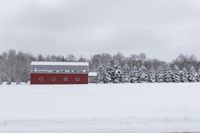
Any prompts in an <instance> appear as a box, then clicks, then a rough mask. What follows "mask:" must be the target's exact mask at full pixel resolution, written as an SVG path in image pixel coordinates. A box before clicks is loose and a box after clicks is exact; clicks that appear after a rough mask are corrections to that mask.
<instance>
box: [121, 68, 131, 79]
mask: <svg viewBox="0 0 200 133" xmlns="http://www.w3.org/2000/svg"><path fill="white" fill-rule="evenodd" d="M122 69H123V70H122V71H123V76H124V82H126V83H128V82H130V81H131V70H130V68H129V66H128V65H127V64H125V66H124V67H123V68H122Z"/></svg>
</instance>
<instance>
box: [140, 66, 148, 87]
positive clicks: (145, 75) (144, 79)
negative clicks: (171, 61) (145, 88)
mask: <svg viewBox="0 0 200 133" xmlns="http://www.w3.org/2000/svg"><path fill="white" fill-rule="evenodd" d="M139 82H140V83H143V82H148V73H147V69H146V67H145V66H144V65H142V66H141V68H140V69H139Z"/></svg>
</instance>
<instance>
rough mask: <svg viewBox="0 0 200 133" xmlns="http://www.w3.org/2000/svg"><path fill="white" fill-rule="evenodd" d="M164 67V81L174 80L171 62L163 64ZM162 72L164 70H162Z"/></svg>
mask: <svg viewBox="0 0 200 133" xmlns="http://www.w3.org/2000/svg"><path fill="white" fill-rule="evenodd" d="M163 67H164V68H163V69H164V82H167V83H169V82H172V75H173V72H172V70H171V68H170V66H169V64H167V65H165V66H163ZM161 72H162V71H161Z"/></svg>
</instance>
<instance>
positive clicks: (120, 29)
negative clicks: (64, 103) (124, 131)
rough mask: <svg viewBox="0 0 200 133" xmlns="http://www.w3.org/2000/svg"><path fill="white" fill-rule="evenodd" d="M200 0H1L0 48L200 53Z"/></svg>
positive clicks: (165, 54) (45, 51)
mask: <svg viewBox="0 0 200 133" xmlns="http://www.w3.org/2000/svg"><path fill="white" fill-rule="evenodd" d="M199 32H200V1H199V0H0V52H3V51H7V50H8V49H16V50H22V51H23V52H31V53H33V54H39V53H42V54H44V55H47V54H57V55H67V54H70V53H72V54H75V55H76V56H80V55H84V56H87V57H89V56H90V55H92V54H96V53H102V52H108V53H111V54H114V53H116V52H118V51H119V52H122V53H124V54H125V55H129V54H132V53H135V54H139V53H141V52H143V53H146V54H147V55H148V56H149V57H152V58H153V57H155V58H158V59H162V60H166V61H169V60H171V59H173V58H175V57H176V56H177V55H179V54H180V53H183V54H194V55H196V56H197V57H200V52H199V51H200V37H199V35H200V33H199Z"/></svg>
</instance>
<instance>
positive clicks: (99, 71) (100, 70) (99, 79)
mask: <svg viewBox="0 0 200 133" xmlns="http://www.w3.org/2000/svg"><path fill="white" fill-rule="evenodd" d="M104 77H105V71H104V69H103V67H102V66H99V67H98V69H97V77H96V81H97V83H102V82H104Z"/></svg>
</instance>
